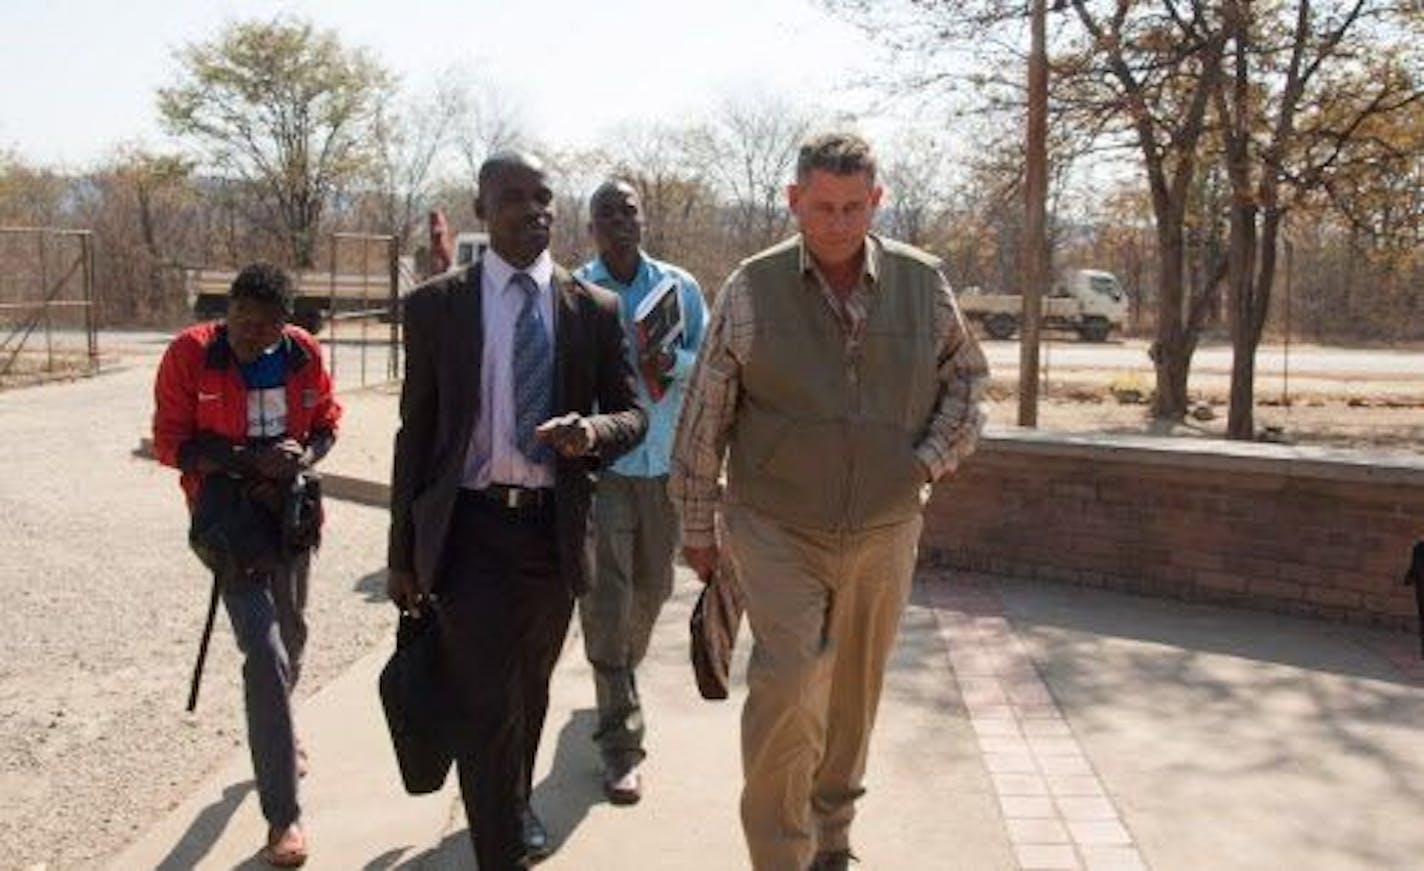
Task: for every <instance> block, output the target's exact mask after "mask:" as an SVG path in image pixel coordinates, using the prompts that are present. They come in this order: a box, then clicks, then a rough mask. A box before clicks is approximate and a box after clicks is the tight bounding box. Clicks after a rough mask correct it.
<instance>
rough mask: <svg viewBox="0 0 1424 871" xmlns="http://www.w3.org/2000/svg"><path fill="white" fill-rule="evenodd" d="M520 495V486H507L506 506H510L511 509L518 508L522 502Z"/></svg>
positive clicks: (505, 493) (505, 492)
mask: <svg viewBox="0 0 1424 871" xmlns="http://www.w3.org/2000/svg"><path fill="white" fill-rule="evenodd" d="M519 496H520V493H519V488H518V487H506V488H505V489H504V507H505V508H508V509H509V510H510V511H514V510H516V509H518V508H519V502H520V499H519Z"/></svg>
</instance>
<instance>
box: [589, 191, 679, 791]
mask: <svg viewBox="0 0 1424 871" xmlns="http://www.w3.org/2000/svg"><path fill="white" fill-rule="evenodd" d="M589 211H590V213H591V216H592V217H591V221H590V225H589V229H590V232H591V233H592V234H593V238H594V242H595V244H596V245H597V246H598V256H597V257H596V258H594V259H593V260H592V261H591V262H589V263H587V264H585V265H584V266H583V267H582V268H580V269H579V270H578V272H577V275H578V276H579V277H580V278H582V279H584V280H586V281H589V282H592V283H594V284H597V285H600V286H602V287H605V288H607V289H609V290H612V291H613V292H615V293H617V294H618V297H619V311H620V315H621V317H622V321H623V328H624V330H625V331H626V332H627V334H628V347H629V353H630V354H632V355H633V357H634V359H633V361H632V362H633V365H634V368H635V369H636V370H637V371H638V373H639V375H640V377H639V378H638V398H639V399H640V400H641V401H642V403H643V405H644V407H645V408H647V410H648V434H647V437H646V438H645V439H644V440H643V443H642V444H641V445H639V446H638V447H636V448H634V449H633V450H632V451H630V452H629V453H627V454H624V455H623V456H622V457H621V458H619V459H618V460H617V461H616V462H615V463H614V464H613V465H612V467H611V468H609V469H606V470H604V471H603V472H602V473H601V474H600V476H599V480H598V485H597V489H596V490H595V494H594V502H593V511H592V515H591V516H592V520H593V530H594V539H595V553H596V557H595V559H596V567H595V570H594V579H593V582H592V584H591V585H590V587H589V589H588V592H586V593H585V594H584V595H583V596H582V597H581V598H580V599H579V619H580V622H581V623H582V626H583V637H584V651H585V653H586V654H587V655H588V659H589V662H591V663H592V664H593V668H594V684H595V689H596V691H597V696H598V730H597V732H595V733H594V740H595V741H596V742H597V743H598V746H599V749H600V751H601V753H602V755H603V763H604V780H603V789H604V793H605V794H606V795H607V796H608V799H609V801H611V802H613V803H614V804H634V803H636V802H637V801H638V800H639V799H640V798H641V797H642V789H643V782H642V774H641V771H640V765H641V763H642V761H643V758H644V757H645V756H646V755H647V754H646V753H645V751H644V750H643V734H644V716H643V710H642V707H641V705H640V704H639V700H638V685H637V679H636V675H635V672H636V670H637V667H638V664H639V663H640V662H641V661H642V659H643V655H644V654H645V653H646V652H647V649H648V639H649V637H650V636H651V635H652V631H653V624H654V623H656V622H657V619H658V612H659V610H661V608H662V605H663V602H665V601H666V600H667V598H668V596H669V595H670V594H671V593H672V577H673V557H674V555H675V554H676V552H677V543H678V533H677V530H678V524H677V516H676V514H675V513H674V511H673V506H672V502H671V500H670V499H669V498H668V495H667V476H668V457H669V455H670V453H671V451H672V440H673V434H674V432H675V431H676V429H677V416H678V412H679V410H680V409H681V407H682V395H683V387H684V384H685V383H686V381H687V379H688V377H689V376H691V374H692V367H693V363H694V362H695V361H696V358H697V348H698V346H699V345H700V344H701V343H702V334H703V331H704V329H705V326H706V323H707V306H706V303H705V302H704V301H703V299H702V290H701V288H699V287H698V286H697V281H696V280H694V279H693V277H692V276H691V275H689V274H688V273H687V272H686V271H685V270H683V269H679V268H678V267H676V266H673V265H672V264H670V263H663V262H661V261H658V260H654V259H653V258H651V257H649V256H647V254H645V253H644V252H643V250H642V249H641V247H640V246H641V244H642V241H643V208H642V203H641V202H640V200H639V198H638V193H637V191H636V190H635V189H634V188H633V187H632V186H631V185H629V184H628V183H627V182H625V181H622V180H617V179H615V180H610V181H607V182H605V183H604V184H602V185H601V186H599V188H598V190H596V191H594V194H593V197H592V198H591V200H590V202H589ZM667 279H671V280H672V282H674V283H675V285H676V286H675V287H674V288H673V290H672V293H674V294H676V295H677V298H678V302H679V304H680V306H681V313H682V330H681V334H680V335H678V336H676V337H675V338H672V339H671V340H670V341H668V342H667V343H666V344H658V343H649V342H648V341H647V340H646V338H645V337H644V336H643V335H642V334H643V333H644V332H645V331H644V330H640V328H639V325H638V324H637V323H636V322H635V314H636V313H637V312H638V311H639V306H640V304H642V303H643V302H644V300H645V299H646V298H647V297H648V296H649V294H650V293H652V292H654V291H657V290H659V289H660V288H661V287H663V285H664V282H665V281H666V280H667ZM663 310H664V311H666V310H667V309H666V307H663Z"/></svg>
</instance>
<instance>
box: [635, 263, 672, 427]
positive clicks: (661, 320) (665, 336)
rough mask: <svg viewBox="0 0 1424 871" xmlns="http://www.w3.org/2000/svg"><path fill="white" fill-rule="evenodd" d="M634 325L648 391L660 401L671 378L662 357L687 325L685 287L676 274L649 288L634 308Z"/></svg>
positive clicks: (670, 348)
mask: <svg viewBox="0 0 1424 871" xmlns="http://www.w3.org/2000/svg"><path fill="white" fill-rule="evenodd" d="M633 326H634V328H635V330H636V332H637V337H638V361H639V366H638V368H639V369H640V370H641V372H642V375H643V382H644V383H645V384H646V385H647V388H648V395H649V396H650V397H652V399H653V401H654V402H656V401H658V400H659V399H661V398H662V396H663V394H664V393H665V392H667V386H668V383H669V382H670V380H671V379H670V378H669V377H668V375H667V373H666V372H664V371H662V369H663V367H662V360H663V359H664V358H665V356H666V355H667V354H668V353H671V350H672V347H673V344H674V343H675V342H677V341H678V340H679V339H681V338H682V332H683V330H684V328H685V326H684V321H683V312H682V293H681V287H680V286H679V283H678V280H677V279H676V278H674V277H672V276H671V275H669V276H667V277H665V278H664V279H663V280H662V281H660V282H658V283H657V285H656V286H654V287H653V289H652V290H650V291H648V295H647V296H645V297H643V300H642V302H640V303H638V308H637V309H636V310H635V311H634V312H633Z"/></svg>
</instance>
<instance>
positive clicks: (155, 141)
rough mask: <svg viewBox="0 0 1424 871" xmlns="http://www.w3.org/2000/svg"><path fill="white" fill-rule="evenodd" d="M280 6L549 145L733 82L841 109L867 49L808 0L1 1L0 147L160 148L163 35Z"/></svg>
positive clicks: (167, 72)
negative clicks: (456, 91)
mask: <svg viewBox="0 0 1424 871" xmlns="http://www.w3.org/2000/svg"><path fill="white" fill-rule="evenodd" d="M279 13H286V14H289V15H293V16H296V17H301V18H306V19H309V20H311V21H313V22H315V23H316V24H317V25H318V26H319V27H322V28H332V29H335V30H336V31H337V32H338V34H339V35H340V37H341V39H342V42H343V43H344V44H346V45H348V46H364V47H366V48H369V49H371V50H372V51H373V52H374V53H375V55H376V56H377V58H378V59H379V60H380V61H381V62H382V63H383V64H385V66H386V67H387V68H389V69H391V70H392V71H394V72H396V73H397V74H398V75H400V76H401V78H402V80H403V82H404V83H405V85H406V88H407V90H408V91H411V92H414V93H417V94H426V93H429V92H430V90H431V85H432V83H433V81H434V80H435V78H436V77H437V75H438V74H439V73H441V72H442V71H448V70H450V69H451V68H455V67H463V68H465V69H469V70H473V71H475V72H477V73H478V74H479V75H480V76H481V78H482V80H485V81H490V82H494V83H496V84H498V85H499V86H501V87H502V88H504V89H506V92H507V93H508V94H509V95H511V96H513V97H514V98H515V100H516V101H517V102H518V103H519V104H520V107H521V113H522V115H523V117H524V118H525V119H526V120H527V122H528V124H529V127H530V132H531V133H533V134H534V135H535V136H536V137H538V138H539V139H540V140H541V141H545V142H549V143H551V144H553V145H576V144H577V145H582V144H588V143H589V142H591V141H593V140H595V139H597V138H598V136H599V135H600V134H601V133H603V132H604V131H606V130H608V129H609V128H610V127H612V126H614V125H616V124H617V123H619V122H622V121H628V120H638V119H656V118H661V119H664V120H667V121H670V122H673V123H679V122H683V121H686V120H689V119H693V118H697V117H700V116H701V115H702V114H705V113H708V112H710V111H713V110H715V108H716V106H717V105H718V104H719V103H720V102H721V101H723V100H724V99H726V98H727V97H729V96H738V95H741V96H746V95H756V94H769V95H774V96H777V97H781V98H785V99H790V100H792V101H795V102H798V103H805V104H806V105H807V106H811V105H813V104H814V105H818V106H820V107H822V108H825V109H830V110H832V111H834V110H837V109H841V108H844V107H842V106H841V105H838V100H839V99H840V98H838V96H837V92H836V91H835V90H834V89H835V87H837V86H839V85H840V84H841V83H843V82H846V81H849V80H850V78H851V77H852V76H853V75H854V73H855V72H856V71H857V70H858V69H859V68H860V67H861V65H862V64H864V63H865V62H866V61H867V59H868V56H869V54H870V47H869V43H868V42H867V41H866V40H865V38H864V37H863V36H862V35H861V34H860V33H859V32H858V31H856V30H855V29H853V28H852V27H850V26H849V25H846V24H844V23H842V22H839V21H836V20H834V19H832V18H831V17H829V16H828V15H827V14H826V13H824V12H823V11H821V10H820V9H819V8H818V7H817V6H815V5H814V4H813V3H812V2H810V0H713V2H708V0H604V2H601V3H598V2H588V0H544V2H537V0H524V2H517V0H515V2H510V0H504V2H500V0H463V2H461V0H407V2H399V0H397V2H391V0H380V2H376V0H305V2H300V0H287V2H276V0H250V2H235V0H0V149H13V150H15V151H17V152H18V153H19V155H20V156H21V157H22V158H23V159H25V160H27V161H30V162H34V163H39V164H44V165H49V166H56V167H63V168H67V169H71V170H82V169H85V168H88V167H89V166H91V165H93V164H94V163H96V162H98V161H102V160H103V159H105V158H106V157H107V156H109V155H110V154H111V153H112V152H113V150H114V148H115V147H116V146H118V145H120V144H123V143H137V144H144V145H147V146H150V147H159V148H162V147H165V146H166V145H168V144H169V143H168V142H167V140H166V139H165V137H164V136H163V134H162V132H161V130H160V129H159V125H158V121H157V111H156V109H155V108H154V93H155V90H156V89H157V88H158V87H159V86H161V85H164V84H167V83H169V82H171V81H173V79H174V76H175V72H176V70H177V69H178V67H177V63H176V62H175V61H174V59H173V57H172V51H173V49H175V48H177V47H179V46H181V45H183V44H186V43H189V42H193V41H199V40H204V39H206V38H208V37H210V36H212V35H213V34H215V33H216V32H217V30H218V29H219V28H220V27H221V26H222V25H223V24H224V23H226V22H229V21H233V20H238V19H245V18H270V17H272V16H274V15H277V14H279Z"/></svg>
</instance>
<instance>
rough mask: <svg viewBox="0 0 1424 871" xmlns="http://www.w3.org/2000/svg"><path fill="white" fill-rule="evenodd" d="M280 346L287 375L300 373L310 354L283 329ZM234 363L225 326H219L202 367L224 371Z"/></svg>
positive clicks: (309, 360)
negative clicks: (285, 363)
mask: <svg viewBox="0 0 1424 871" xmlns="http://www.w3.org/2000/svg"><path fill="white" fill-rule="evenodd" d="M281 345H282V350H283V352H284V357H285V359H286V361H287V372H288V374H291V373H295V372H299V371H301V369H302V367H304V366H306V365H307V363H309V362H311V353H310V352H308V351H307V349H306V348H305V347H303V346H302V344H301V343H300V342H298V341H296V340H294V339H293V338H292V336H291V334H290V333H288V332H287V331H286V330H285V329H283V330H282V339H281ZM235 362H236V359H235V358H234V357H233V353H232V343H231V342H229V341H228V339H227V324H221V325H219V326H218V328H217V332H216V333H215V334H214V335H213V340H212V341H211V342H210V343H208V349H207V352H206V353H205V354H204V355H203V366H204V367H205V368H207V369H226V368H228V367H229V366H231V365H233V364H234V363H235Z"/></svg>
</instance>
